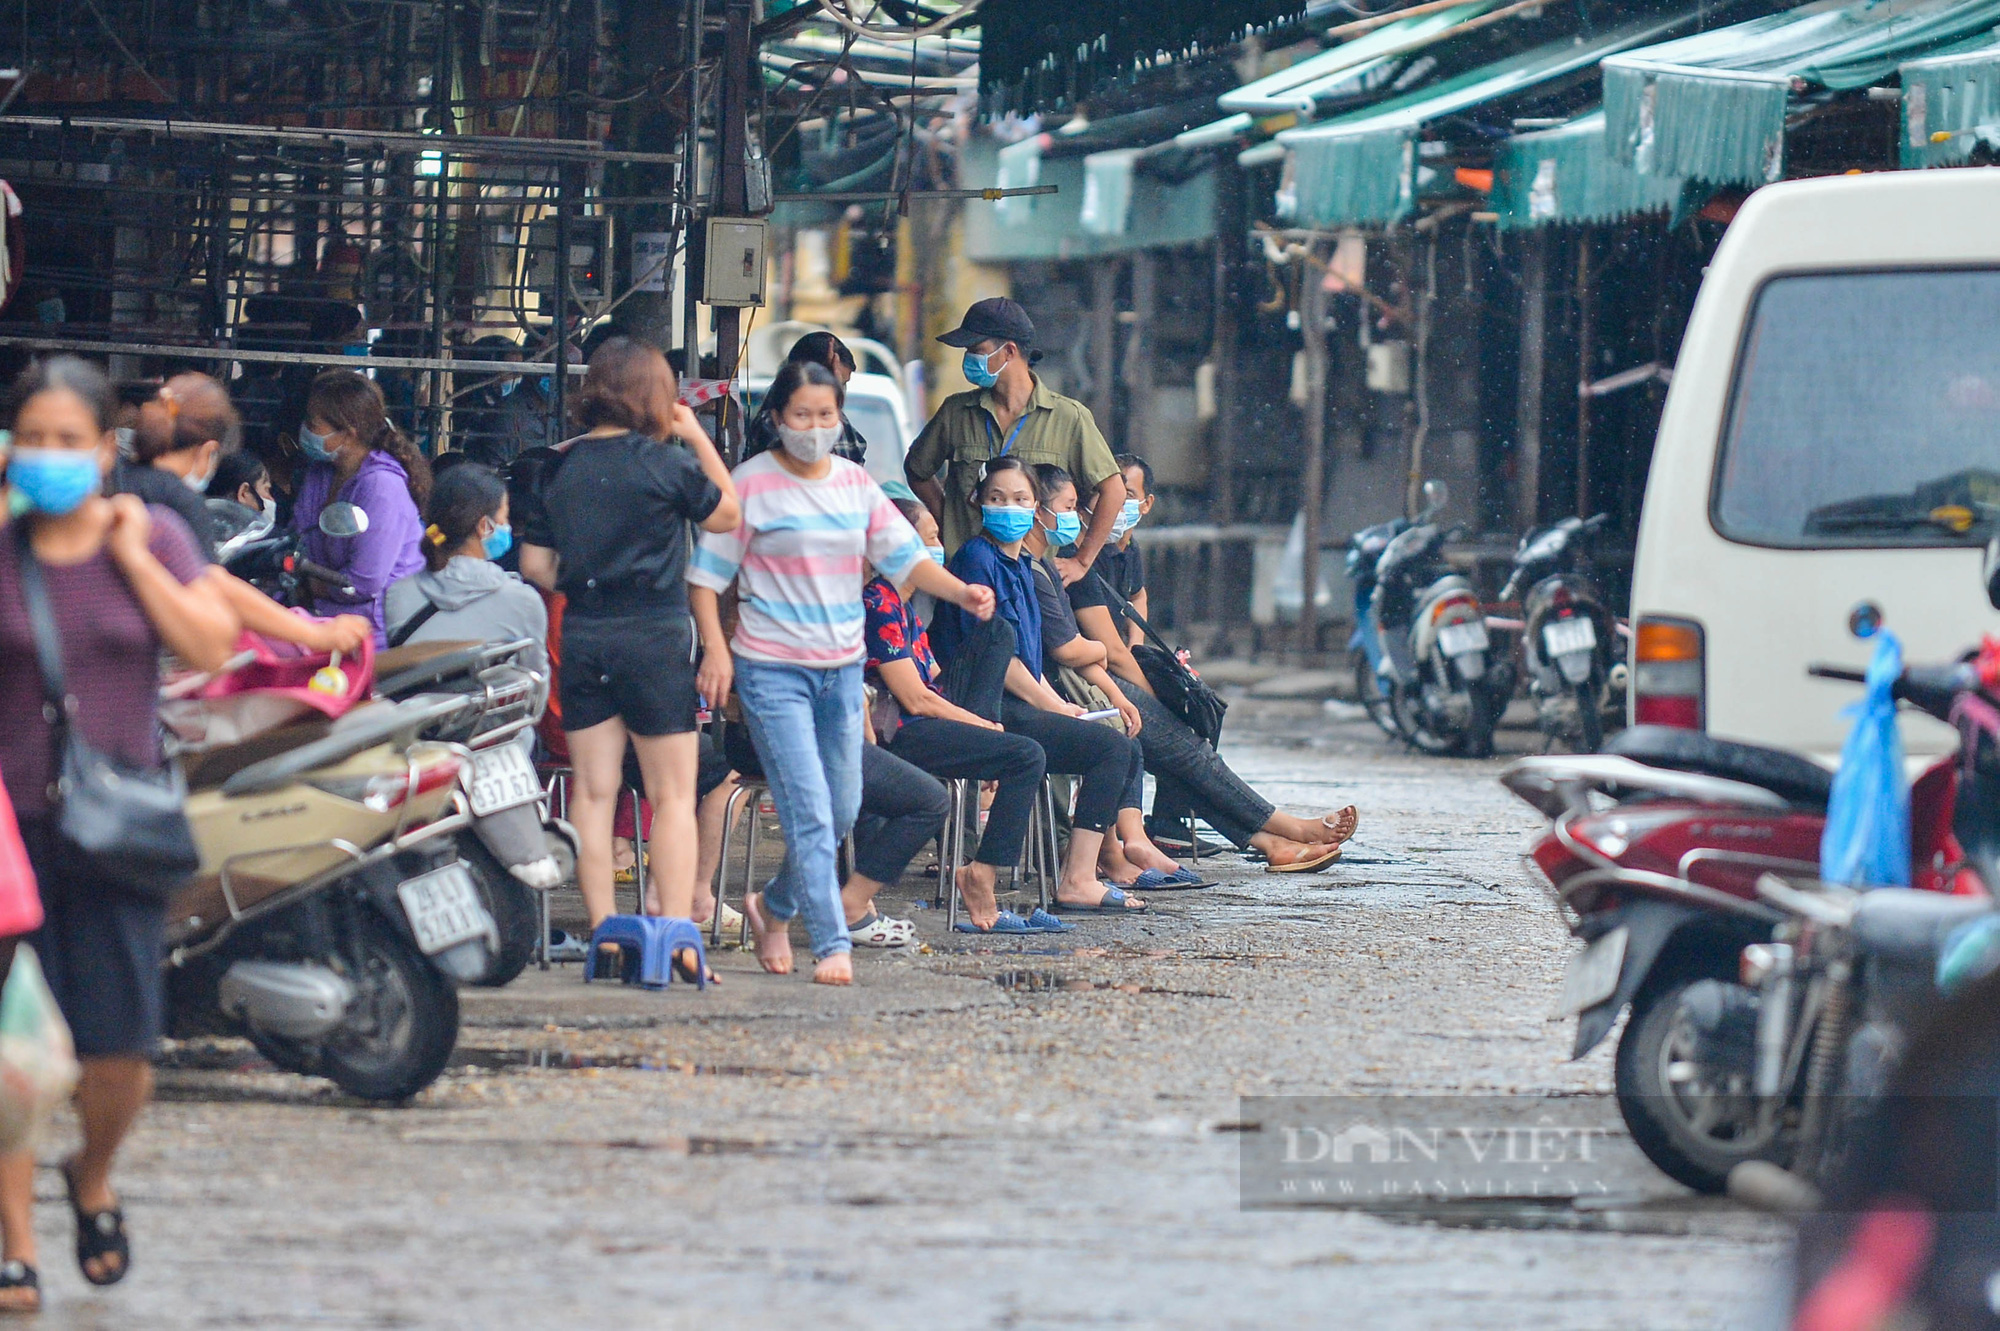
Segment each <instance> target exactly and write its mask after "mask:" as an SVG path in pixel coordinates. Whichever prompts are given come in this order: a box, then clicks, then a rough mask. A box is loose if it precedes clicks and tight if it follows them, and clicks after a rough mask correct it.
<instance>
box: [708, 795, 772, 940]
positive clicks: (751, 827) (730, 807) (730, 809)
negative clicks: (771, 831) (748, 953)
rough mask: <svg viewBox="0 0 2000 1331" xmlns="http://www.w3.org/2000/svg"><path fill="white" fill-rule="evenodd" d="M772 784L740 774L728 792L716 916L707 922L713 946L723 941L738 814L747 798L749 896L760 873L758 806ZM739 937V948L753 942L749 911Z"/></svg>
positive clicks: (717, 871)
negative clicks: (758, 864) (733, 839)
mask: <svg viewBox="0 0 2000 1331" xmlns="http://www.w3.org/2000/svg"><path fill="white" fill-rule="evenodd" d="M769 789H770V787H769V786H768V785H767V784H766V783H765V782H764V781H763V779H762V778H760V777H753V776H743V775H741V774H738V776H737V778H736V789H735V790H732V791H731V792H729V802H728V803H727V804H725V805H723V807H722V854H721V855H720V856H718V857H717V858H716V861H715V883H714V887H715V916H714V918H713V919H711V920H710V921H709V922H708V938H709V943H710V945H711V946H720V944H721V942H722V906H723V903H724V902H725V901H727V900H728V894H729V838H730V837H731V836H733V835H734V834H735V832H736V817H737V814H738V813H739V812H740V811H741V810H742V808H743V806H744V803H745V802H746V801H748V803H749V806H750V818H749V820H748V825H747V827H746V828H745V829H744V833H743V895H744V896H746V897H747V896H749V895H750V885H751V883H752V882H754V881H755V878H754V875H755V874H756V872H757V842H758V841H759V839H760V838H761V837H762V834H763V826H762V823H763V820H762V819H760V818H759V817H758V816H757V806H758V805H759V804H760V803H762V802H763V798H764V794H765V792H766V791H768V790H769ZM738 932H739V936H738V938H737V940H736V945H737V946H738V947H748V946H749V945H750V913H749V911H748V910H745V911H744V912H743V924H742V927H741V929H740V930H739V931H738Z"/></svg>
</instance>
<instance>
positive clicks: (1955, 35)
mask: <svg viewBox="0 0 2000 1331" xmlns="http://www.w3.org/2000/svg"><path fill="white" fill-rule="evenodd" d="M1996 23H2000V0H1849V2H1848V3H1834V2H1833V0H1821V3H1817V4H1810V5H1806V6H1804V7H1803V8H1800V9H1794V10H1790V11H1788V12H1786V13H1783V14H1774V15H1771V16H1768V17H1766V18H1759V19H1752V20H1750V21H1749V22H1747V23H1735V24H1731V25H1730V26H1728V27H1726V28H1717V29H1715V30H1714V31H1712V32H1704V33H1701V34H1699V35H1697V36H1693V37H1684V38H1681V39H1680V40H1678V41H1672V42H1664V43H1662V44H1660V45H1658V46H1653V47H1648V48H1647V49H1645V50H1642V51H1633V52H1631V53H1629V54H1627V55H1621V56H1614V57H1612V58H1611V59H1608V60H1606V61H1605V62H1604V113H1605V122H1606V125H1607V134H1608V135H1609V139H1608V142H1609V146H1610V149H1611V152H1612V153H1613V154H1614V155H1615V156H1616V157H1617V158H1618V159H1619V160H1620V161H1622V162H1625V163H1627V164H1629V165H1631V166H1633V167H1636V168H1637V169H1638V170H1639V171H1640V172H1641V173H1642V174H1646V175H1661V176H1687V177H1692V178H1695V179H1699V180H1706V181H1712V182H1716V183H1733V184H1746V185H1761V184H1764V183H1766V182H1769V181H1773V180H1776V179H1778V178H1779V177H1780V176H1781V175H1783V174H1784V151H1785V109H1786V105H1787V103H1788V101H1789V99H1790V97H1791V95H1792V92H1793V90H1794V88H1795V87H1800V86H1818V87H1821V88H1830V89H1835V90H1840V89H1847V88H1861V87H1866V86H1867V85H1868V84H1871V83H1874V82H1876V81H1877V80H1879V79H1882V78H1884V77H1886V76H1888V75H1890V74H1892V73H1894V72H1895V70H1896V68H1897V66H1898V65H1900V64H1902V63H1903V62H1904V61H1907V60H1910V59H1912V58H1913V57H1916V56H1921V55H1932V54H1941V53H1944V52H1945V51H1947V50H1950V49H1952V48H1953V47H1954V46H1956V45H1957V44H1961V43H1964V42H1966V41H1967V39H1969V38H1981V37H1983V36H1984V34H1986V33H1987V32H1989V31H1990V30H1991V29H1992V28H1993V27H1994V25H1995V24H1996Z"/></svg>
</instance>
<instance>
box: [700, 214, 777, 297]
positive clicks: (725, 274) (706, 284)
mask: <svg viewBox="0 0 2000 1331" xmlns="http://www.w3.org/2000/svg"><path fill="white" fill-rule="evenodd" d="M764 245H765V227H764V219H763V218H761V217H711V218H709V219H708V247H707V258H708V263H707V268H706V271H704V273H703V274H702V284H701V298H702V301H703V303H705V304H708V305H716V306H723V307H734V308H742V307H744V306H750V305H762V304H763V303H764V269H765V265H764Z"/></svg>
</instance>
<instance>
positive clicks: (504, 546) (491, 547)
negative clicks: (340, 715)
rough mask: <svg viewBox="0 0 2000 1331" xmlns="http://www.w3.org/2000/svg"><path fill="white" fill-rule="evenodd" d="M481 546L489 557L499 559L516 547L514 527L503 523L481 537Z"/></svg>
mask: <svg viewBox="0 0 2000 1331" xmlns="http://www.w3.org/2000/svg"><path fill="white" fill-rule="evenodd" d="M479 548H480V549H481V550H484V551H485V552H486V557H487V558H488V559H498V558H499V557H500V556H502V555H504V554H506V553H507V552H508V551H509V550H511V549H513V548H514V529H513V527H511V526H509V525H508V524H507V523H504V522H503V523H501V524H500V525H499V526H497V527H495V528H494V529H493V530H492V531H490V532H487V533H486V534H485V535H484V536H482V537H480V538H479Z"/></svg>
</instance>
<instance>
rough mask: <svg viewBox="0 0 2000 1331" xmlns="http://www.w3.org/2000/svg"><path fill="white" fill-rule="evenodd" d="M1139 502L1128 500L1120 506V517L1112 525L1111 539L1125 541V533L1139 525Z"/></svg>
mask: <svg viewBox="0 0 2000 1331" xmlns="http://www.w3.org/2000/svg"><path fill="white" fill-rule="evenodd" d="M1139 517H1140V513H1139V501H1138V500H1136V499H1128V500H1126V501H1125V502H1124V503H1123V504H1121V505H1119V508H1118V516H1117V517H1116V518H1114V519H1113V520H1112V523H1111V539H1112V540H1114V541H1117V540H1122V539H1124V536H1125V533H1126V532H1128V531H1131V530H1132V529H1133V528H1134V527H1136V526H1138V525H1139Z"/></svg>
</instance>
